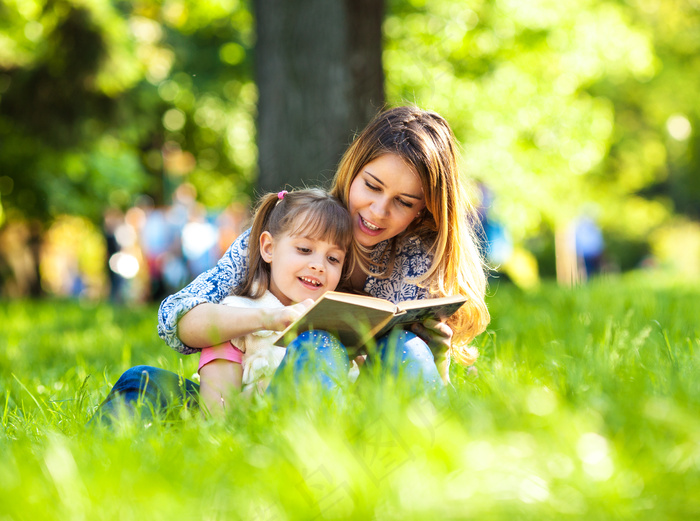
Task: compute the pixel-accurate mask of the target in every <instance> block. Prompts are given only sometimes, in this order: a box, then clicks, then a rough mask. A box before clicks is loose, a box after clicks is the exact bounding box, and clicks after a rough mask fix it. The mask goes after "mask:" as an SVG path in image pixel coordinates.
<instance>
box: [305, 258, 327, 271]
mask: <svg viewBox="0 0 700 521" xmlns="http://www.w3.org/2000/svg"><path fill="white" fill-rule="evenodd" d="M309 268H311V269H312V270H316V271H318V272H320V273H323V271H324V267H323V262H321V261H318V260H311V261H310V262H309Z"/></svg>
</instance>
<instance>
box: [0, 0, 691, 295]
mask: <svg viewBox="0 0 700 521" xmlns="http://www.w3.org/2000/svg"><path fill="white" fill-rule="evenodd" d="M0 10H1V13H2V17H1V20H2V21H1V22H0V43H1V45H0V226H1V228H0V281H1V282H2V294H3V295H5V296H10V297H19V296H26V295H32V296H39V295H42V294H58V295H82V296H84V297H87V298H105V297H107V296H108V295H109V294H110V289H109V288H110V283H109V280H110V276H111V278H112V286H118V287H114V288H113V291H112V294H111V296H112V298H113V299H115V300H128V301H133V300H137V301H140V300H149V299H152V300H158V299H159V298H161V297H162V296H163V294H166V293H168V292H169V291H172V290H175V289H178V288H179V287H181V286H182V285H183V284H184V283H186V282H187V281H189V280H190V279H191V278H192V276H194V275H196V274H197V273H199V272H201V271H203V269H204V268H206V267H208V266H210V265H211V264H212V263H213V262H215V260H216V259H217V258H218V257H219V255H220V253H221V252H222V250H223V249H225V247H226V246H227V245H228V244H229V243H230V242H231V241H232V240H233V238H235V236H236V235H237V234H238V233H239V232H240V230H241V228H243V227H245V221H246V218H247V213H248V209H249V207H250V205H251V203H252V202H254V201H255V197H256V195H258V194H260V193H261V192H263V191H266V190H278V189H281V188H282V187H285V186H286V187H298V186H301V185H304V184H308V185H312V184H317V183H324V182H325V184H328V181H329V180H330V179H331V177H332V175H333V172H334V169H335V166H336V165H337V162H338V159H339V157H340V155H341V154H342V152H343V150H344V149H345V148H346V147H347V144H348V143H349V142H350V141H351V140H352V137H353V135H354V133H355V132H357V131H358V130H359V129H361V128H362V127H363V126H364V125H365V124H366V122H367V121H368V120H369V119H370V118H371V116H372V115H373V114H375V113H376V112H377V111H378V110H380V109H381V108H382V107H385V106H394V105H397V104H417V105H418V106H420V107H422V108H426V109H431V110H435V111H437V112H439V113H440V114H442V115H444V116H445V117H446V119H447V120H448V121H449V122H450V123H451V125H452V126H453V128H454V131H455V133H456V136H457V138H458V140H459V142H460V143H461V145H462V156H463V168H462V170H463V174H464V176H465V182H468V183H469V184H470V185H471V187H472V189H473V190H472V192H473V195H474V200H475V203H476V204H477V205H478V206H480V207H481V213H482V217H483V218H484V224H485V231H486V233H487V236H488V237H487V239H488V241H490V242H487V245H488V247H487V249H488V250H489V253H490V261H491V265H492V266H493V267H494V268H496V269H497V271H499V272H501V273H502V274H503V276H502V278H503V279H506V278H509V279H511V280H513V281H514V282H515V283H516V284H518V285H519V286H521V287H525V288H527V287H534V286H536V285H537V284H538V282H539V280H541V279H542V278H551V277H555V276H556V277H558V279H559V280H560V281H561V282H564V283H571V282H576V281H580V280H583V279H585V277H586V273H585V271H586V270H585V269H583V268H584V266H585V263H584V262H582V261H583V260H584V259H583V256H584V254H586V255H588V256H590V257H592V258H593V264H592V265H590V264H589V271H594V272H598V271H599V270H602V271H604V272H607V273H619V272H626V271H628V270H634V269H659V270H662V271H666V272H669V271H671V272H674V273H676V274H678V275H679V276H683V277H690V278H697V277H698V276H699V275H700V224H699V221H698V220H699V218H700V203H699V202H700V175H698V171H699V168H700V157H699V154H698V150H699V149H700V136H699V135H698V132H697V130H696V129H697V126H698V121H699V117H700V114H699V111H700V106H699V105H698V103H697V101H696V100H697V93H698V92H700V88H699V87H700V85H698V83H699V82H700V75H698V69H699V68H700V52H698V51H699V50H700V49H699V48H700V32H699V31H698V23H699V22H700V10H699V8H698V2H696V1H695V0H683V1H674V2H661V1H657V0H629V1H603V0H600V1H599V0H588V1H577V2H566V3H561V2H553V1H552V2H550V1H545V0H539V1H534V0H533V1H528V2H516V1H506V0H503V1H466V2H455V1H447V0H443V1H432V2H426V1H421V0H414V1H389V2H386V3H384V2H375V1H369V0H368V1H364V2H339V1H335V2H325V1H320V0H319V1H316V2H314V1H310V0H309V1H305V2H301V3H298V4H297V3H294V4H293V5H292V4H291V3H288V2H274V1H271V0H268V1H263V0H261V1H259V2H241V1H238V0H225V1H224V0H221V1H206V2H188V1H183V0H177V1H175V0H172V1H147V0H144V1H139V2H117V1H107V0H91V1H70V0H51V1H44V0H27V1H24V0H23V1H15V0H4V1H3V3H2V5H1V6H0ZM256 57H257V58H256ZM151 214H152V215H151ZM149 216H150V217H151V218H150V219H149ZM188 224H189V226H188V227H187V228H188V229H187V230H185V226H186V225H188ZM577 230H578V231H579V233H578V235H579V236H578V237H577ZM577 246H578V251H577ZM588 250H590V251H591V253H587V252H588ZM115 253H117V254H119V255H117V256H116V257H114V258H112V256H113V255H114V254H115ZM110 259H111V269H108V268H107V266H108V263H109V261H110ZM115 271H116V273H115ZM125 277H126V279H127V280H126V281H125V280H123V279H124V278H125Z"/></svg>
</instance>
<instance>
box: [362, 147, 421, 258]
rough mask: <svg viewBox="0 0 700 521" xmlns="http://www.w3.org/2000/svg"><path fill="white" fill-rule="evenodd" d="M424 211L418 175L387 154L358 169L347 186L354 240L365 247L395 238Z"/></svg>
mask: <svg viewBox="0 0 700 521" xmlns="http://www.w3.org/2000/svg"><path fill="white" fill-rule="evenodd" d="M423 208H425V195H424V194H423V187H422V184H421V181H420V178H419V177H418V173H417V172H415V171H414V170H413V169H412V168H411V167H409V166H408V165H407V164H406V163H404V161H403V160H402V159H401V158H400V157H399V156H397V155H396V154H391V153H387V154H384V155H383V156H379V157H378V158H377V159H375V160H374V161H370V162H369V163H367V164H366V165H365V166H364V167H362V168H361V169H360V172H359V173H358V174H357V175H356V176H355V179H353V181H352V184H351V185H350V194H349V196H348V210H349V211H350V215H351V217H352V220H353V232H354V236H355V240H356V241H357V242H358V243H360V244H361V245H362V246H365V247H372V246H375V245H377V244H379V243H380V242H382V241H384V240H386V239H391V238H392V237H395V236H396V235H398V234H399V233H401V232H402V231H404V230H405V229H406V227H407V226H408V225H409V224H411V221H413V220H414V219H415V218H416V217H417V216H418V212H420V211H421V210H422V209H423Z"/></svg>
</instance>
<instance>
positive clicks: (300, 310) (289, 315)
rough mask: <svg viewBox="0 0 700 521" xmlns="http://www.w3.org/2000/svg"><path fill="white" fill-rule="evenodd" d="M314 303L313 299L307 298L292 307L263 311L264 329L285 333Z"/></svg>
mask: <svg viewBox="0 0 700 521" xmlns="http://www.w3.org/2000/svg"><path fill="white" fill-rule="evenodd" d="M313 303H314V301H313V299H310V298H307V299H306V300H304V301H302V302H299V303H298V304H294V305H292V306H285V307H283V308H276V309H265V310H263V317H262V324H263V329H267V330H268V331H284V330H285V329H287V326H289V325H290V324H293V323H294V322H295V321H296V319H298V318H299V317H300V316H302V315H303V314H304V313H305V312H306V310H307V309H309V308H310V307H311V306H312V305H313Z"/></svg>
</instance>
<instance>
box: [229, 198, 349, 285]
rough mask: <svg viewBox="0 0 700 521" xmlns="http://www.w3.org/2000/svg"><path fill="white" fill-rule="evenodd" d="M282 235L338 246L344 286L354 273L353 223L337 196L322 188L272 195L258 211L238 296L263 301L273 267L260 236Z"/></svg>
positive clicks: (262, 200)
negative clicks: (262, 249)
mask: <svg viewBox="0 0 700 521" xmlns="http://www.w3.org/2000/svg"><path fill="white" fill-rule="evenodd" d="M263 232H269V233H270V235H272V236H273V237H279V235H281V234H283V233H287V234H289V235H299V236H303V237H308V238H310V239H320V240H324V241H326V242H329V243H331V244H335V245H336V246H338V247H339V248H342V249H343V250H345V252H346V254H347V255H346V257H345V263H344V264H343V275H342V276H341V283H342V282H343V281H344V280H345V279H346V278H347V277H348V274H349V273H352V269H353V268H354V262H353V256H352V255H351V252H350V243H351V242H352V221H351V220H350V214H349V213H348V211H347V210H346V208H345V206H343V204H342V203H341V202H340V201H339V200H338V198H337V197H335V196H332V195H330V194H329V193H328V192H326V191H325V190H321V189H320V188H308V189H305V190H295V191H293V192H280V193H269V194H266V195H264V196H262V197H261V198H260V200H259V202H258V205H257V207H256V209H255V215H254V217H253V225H252V227H251V230H250V241H249V243H248V275H247V277H246V279H245V282H244V283H243V285H242V286H240V287H239V289H238V291H236V294H238V295H243V296H247V297H252V298H260V297H262V295H263V294H264V293H265V290H267V289H268V288H269V287H270V265H269V264H268V263H267V262H265V261H264V260H263V258H262V256H261V255H260V240H259V239H260V236H261V235H262V233H263Z"/></svg>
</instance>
